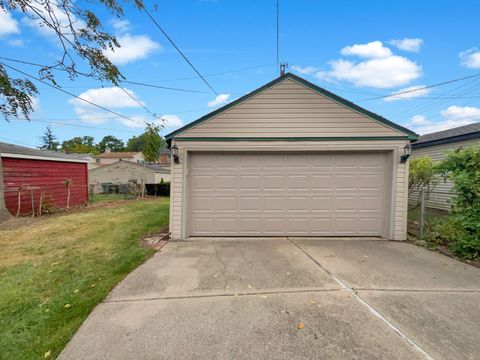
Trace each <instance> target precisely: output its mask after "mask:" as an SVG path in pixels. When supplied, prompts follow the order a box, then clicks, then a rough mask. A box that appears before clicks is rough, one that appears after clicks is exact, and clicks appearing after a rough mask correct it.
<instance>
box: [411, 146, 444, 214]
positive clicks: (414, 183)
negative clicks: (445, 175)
mask: <svg viewBox="0 0 480 360" xmlns="http://www.w3.org/2000/svg"><path fill="white" fill-rule="evenodd" d="M437 183H438V176H437V170H436V166H435V164H434V163H433V161H432V159H431V158H430V157H428V156H423V157H419V158H415V159H412V160H410V169H409V177H408V193H409V196H410V195H411V194H413V193H415V194H418V199H417V204H415V206H414V208H415V207H418V205H419V202H420V189H423V190H424V191H425V192H426V193H425V196H426V198H428V197H429V196H430V192H431V191H433V190H434V189H435V186H436V185H437Z"/></svg>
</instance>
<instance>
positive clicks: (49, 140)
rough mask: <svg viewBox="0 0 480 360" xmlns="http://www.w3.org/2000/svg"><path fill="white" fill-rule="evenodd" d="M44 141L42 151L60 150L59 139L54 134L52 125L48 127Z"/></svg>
mask: <svg viewBox="0 0 480 360" xmlns="http://www.w3.org/2000/svg"><path fill="white" fill-rule="evenodd" d="M41 139H42V146H40V149H42V150H53V151H56V150H58V145H59V144H60V143H59V142H58V141H55V140H57V137H56V136H55V135H54V134H53V131H52V128H51V127H50V125H48V126H47V128H46V129H45V132H44V133H43V136H42V137H41Z"/></svg>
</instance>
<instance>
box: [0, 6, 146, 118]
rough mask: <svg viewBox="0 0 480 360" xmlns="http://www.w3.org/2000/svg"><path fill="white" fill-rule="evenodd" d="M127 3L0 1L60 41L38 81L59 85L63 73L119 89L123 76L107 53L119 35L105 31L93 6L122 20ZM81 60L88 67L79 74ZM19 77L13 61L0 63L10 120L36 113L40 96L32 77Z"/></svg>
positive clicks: (0, 103) (4, 109) (2, 108)
mask: <svg viewBox="0 0 480 360" xmlns="http://www.w3.org/2000/svg"><path fill="white" fill-rule="evenodd" d="M127 1H128V0H127ZM131 2H132V3H133V4H134V6H135V7H136V8H137V9H140V10H141V9H143V8H144V4H143V1H142V0H132V1H131ZM124 3H125V2H124V1H120V0H108V1H106V0H97V1H76V0H44V1H32V0H0V11H7V12H11V13H13V12H21V13H23V15H25V16H26V17H27V18H28V19H29V20H30V21H31V22H32V23H36V24H37V25H39V26H40V27H42V28H43V29H44V31H49V32H51V33H52V35H53V38H54V39H55V40H56V42H57V44H58V46H57V47H56V48H57V49H59V51H60V53H58V54H56V56H54V57H52V58H55V59H56V60H55V61H54V62H53V63H51V64H47V65H43V64H41V65H39V70H38V76H36V77H38V78H41V79H43V80H44V81H49V82H50V83H51V84H53V85H56V84H57V83H56V81H55V75H54V71H61V72H63V73H65V74H67V76H68V77H69V78H70V79H71V80H74V79H75V78H77V77H78V76H79V75H81V76H86V77H90V78H94V79H97V80H100V81H109V82H111V83H113V84H114V85H118V84H119V83H120V82H121V80H122V79H124V77H123V75H122V74H121V73H120V71H119V69H118V68H117V67H116V66H115V65H114V64H113V63H112V62H111V61H110V60H109V59H108V58H107V56H105V54H104V51H105V50H107V49H108V50H111V51H115V49H118V48H119V47H120V44H119V43H118V41H117V39H116V38H115V36H113V35H111V34H109V33H107V32H105V31H103V30H102V29H103V26H102V23H101V21H100V19H99V18H98V17H97V16H96V15H95V13H94V12H93V11H92V10H91V8H92V7H93V6H94V5H96V6H97V9H96V11H99V10H101V9H98V7H99V6H101V7H103V8H105V9H106V10H107V11H108V12H109V13H110V14H112V15H113V16H115V17H121V16H123V7H122V6H123V5H124ZM92 4H94V5H92ZM79 60H82V62H83V61H86V62H87V63H88V68H87V69H88V70H87V71H86V72H83V71H80V70H79V66H78V65H79V64H78V62H79ZM19 74H20V72H18V71H17V70H16V68H15V67H14V66H13V65H11V63H6V62H1V63H0V99H1V100H0V112H1V114H2V115H3V116H4V118H5V119H6V120H7V121H8V120H9V118H10V117H18V116H19V115H20V114H21V115H23V117H25V118H27V119H29V116H30V113H31V112H32V111H33V107H32V97H34V96H35V95H37V94H38V93H39V91H38V88H37V87H36V86H35V85H34V84H33V83H32V81H31V80H30V79H29V78H28V77H27V78H24V79H22V78H17V77H15V76H19ZM24 76H26V75H24Z"/></svg>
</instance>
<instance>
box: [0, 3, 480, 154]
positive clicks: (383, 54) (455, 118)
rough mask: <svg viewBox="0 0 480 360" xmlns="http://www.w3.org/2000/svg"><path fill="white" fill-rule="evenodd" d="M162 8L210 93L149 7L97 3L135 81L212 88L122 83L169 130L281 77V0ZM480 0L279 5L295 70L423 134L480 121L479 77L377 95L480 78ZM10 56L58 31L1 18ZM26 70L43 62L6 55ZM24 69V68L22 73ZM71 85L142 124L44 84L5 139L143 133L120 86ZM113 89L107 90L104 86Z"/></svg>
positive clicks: (2, 50)
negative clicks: (28, 117) (115, 13)
mask: <svg viewBox="0 0 480 360" xmlns="http://www.w3.org/2000/svg"><path fill="white" fill-rule="evenodd" d="M157 4H158V5H159V8H158V11H157V12H156V13H154V14H153V16H154V17H155V18H156V19H157V21H158V22H159V23H160V24H161V25H162V26H163V27H164V29H165V30H166V31H167V32H168V33H169V35H170V36H171V37H172V38H173V39H174V40H175V42H176V43H177V45H178V46H179V47H180V48H181V49H182V50H183V51H184V52H185V54H186V55H187V57H188V58H189V59H190V60H191V61H192V63H193V64H195V66H196V67H197V68H198V69H199V70H200V71H201V72H202V73H203V74H205V75H206V78H207V79H208V81H209V82H210V83H211V85H212V86H213V88H214V89H215V90H216V91H217V93H219V94H221V95H220V97H219V98H218V99H216V95H214V94H212V93H208V92H209V89H208V88H207V87H206V85H205V84H204V83H202V81H201V80H200V79H198V78H197V77H195V74H194V72H193V71H192V69H191V68H190V67H189V66H188V65H187V64H186V63H185V61H184V60H183V59H182V58H181V57H180V55H179V54H178V53H177V52H176V50H175V49H174V48H173V47H172V46H171V45H170V44H169V43H168V42H167V41H166V39H165V38H164V37H163V36H162V34H161V33H160V32H159V31H158V29H157V28H155V27H154V25H153V23H152V22H151V21H150V20H149V19H148V18H147V17H146V15H145V14H143V13H141V12H139V11H138V10H135V9H133V8H129V7H127V9H126V13H125V17H124V18H122V19H120V20H121V21H119V20H115V19H114V18H113V17H112V16H110V15H108V14H107V13H106V12H105V11H104V10H103V9H101V8H98V14H99V16H100V17H101V19H102V21H103V23H104V26H105V28H106V29H107V30H110V31H112V32H113V33H115V34H116V35H117V38H118V39H119V41H120V43H121V44H122V48H121V49H119V50H118V51H117V52H116V53H114V54H110V56H111V59H112V61H114V62H115V63H116V64H117V65H118V66H119V68H120V70H121V71H122V73H123V74H124V75H125V76H126V77H127V79H128V80H131V81H139V82H145V83H151V84H154V85H160V86H168V87H175V88H182V89H190V90H198V91H202V93H190V92H180V91H167V90H161V89H154V88H148V87H142V86H138V85H132V84H124V85H123V86H124V87H125V88H126V89H127V90H128V91H129V92H130V93H131V94H132V95H133V96H135V97H136V98H137V99H138V100H139V101H141V102H142V103H143V104H144V105H145V106H146V107H147V108H149V109H150V110H152V111H153V112H155V113H157V114H160V115H164V117H165V118H166V119H167V123H166V127H167V129H165V131H164V133H167V132H170V131H171V130H174V129H175V128H177V127H178V126H180V125H182V124H186V123H189V122H190V121H193V120H195V119H196V118H198V117H200V116H202V115H204V114H206V113H208V112H210V111H212V110H214V109H215V108H216V107H218V106H221V105H222V104H224V103H225V102H228V101H231V100H234V99H236V98H238V97H239V96H241V95H243V94H245V93H247V92H249V91H251V90H254V89H255V88H257V87H259V86H261V85H263V84H264V83H266V82H268V81H270V80H272V79H274V78H275V77H276V76H278V70H277V68H276V66H275V59H276V54H275V48H276V46H275V0H261V1H233V0H217V1H207V0H203V1H202V0H190V1H187V0H184V1H157ZM479 15H480V4H479V3H478V1H397V2H393V1H353V0H352V1H329V2H326V1H307V0H304V1H298V0H296V1H294V0H280V59H281V60H282V61H286V62H288V64H289V69H288V70H289V71H291V72H293V73H296V74H297V75H300V76H303V77H305V78H306V79H307V80H309V81H312V82H314V83H316V84H317V85H320V86H322V87H324V88H326V89H327V90H330V91H332V92H334V93H337V94H338V95H340V96H343V97H345V98H347V99H348V100H351V101H354V102H356V103H357V104H358V105H360V106H363V107H365V108H367V109H369V110H371V111H374V112H376V113H379V114H381V115H383V116H385V117H387V118H388V119H390V120H392V121H395V122H397V123H399V124H401V125H404V126H407V127H409V128H411V129H413V130H415V131H417V132H419V133H428V132H433V131H437V130H442V129H446V128H449V127H455V126H461V125H465V124H468V123H471V122H477V121H480V76H479V77H473V78H470V79H468V80H464V81H458V82H454V83H451V84H448V85H443V86H438V87H434V88H431V89H426V90H420V91H414V92H409V93H407V94H405V95H403V96H397V97H389V98H384V99H376V100H368V99H370V98H373V97H377V96H383V95H390V94H393V93H395V92H399V91H403V90H405V89H407V90H412V89H417V88H421V87H423V86H425V85H431V84H435V83H439V82H443V81H447V80H451V79H456V78H461V77H466V76H470V75H475V74H477V73H480V38H479V37H478V34H479V32H478V17H479ZM0 54H1V56H5V57H10V58H14V59H20V60H25V61H31V62H36V63H42V64H49V63H52V62H53V61H54V59H55V58H57V57H58V56H59V54H60V51H59V47H58V44H56V43H55V41H54V38H53V37H52V36H51V34H49V33H48V32H46V31H45V30H42V29H40V28H38V26H36V25H35V23H32V22H31V21H27V20H26V19H25V18H24V16H23V15H22V14H21V13H19V12H13V13H10V14H5V13H1V14H0ZM5 63H7V64H9V65H13V66H15V67H17V68H19V69H21V70H23V71H25V72H27V73H30V74H34V75H37V74H36V69H35V68H34V67H32V66H28V65H20V64H16V63H11V62H7V61H5ZM11 74H12V75H14V73H13V72H12V73H11ZM58 80H59V82H60V83H61V84H62V86H63V87H64V89H65V90H67V91H69V92H72V93H74V94H76V95H78V96H81V97H83V98H86V99H89V100H91V101H94V102H96V103H99V104H101V105H103V106H105V107H107V108H110V109H112V110H114V111H116V112H119V113H121V114H124V115H126V116H128V117H129V118H133V119H134V120H136V121H137V122H131V121H126V120H125V119H122V118H115V116H113V115H112V114H109V113H106V112H103V111H99V110H97V109H94V108H92V107H91V106H87V105H85V104H84V103H82V102H81V101H78V100H77V101H76V100H73V99H72V97H71V96H68V95H65V94H62V93H59V92H58V91H57V90H54V89H49V88H48V87H47V86H45V85H42V84H39V85H38V87H39V89H40V92H41V93H40V95H39V97H38V99H37V100H36V101H35V104H36V111H35V113H34V114H33V116H32V121H30V122H27V121H25V120H18V119H11V121H10V122H6V121H4V120H1V121H0V141H6V142H12V143H17V144H20V145H28V146H38V145H39V144H40V139H39V137H40V136H41V135H42V133H43V131H44V130H45V128H46V126H47V125H49V124H50V125H51V127H52V129H53V131H54V133H55V134H56V135H57V137H58V138H59V140H60V141H62V140H66V139H69V138H72V137H74V136H83V135H92V136H94V137H95V139H96V140H97V141H99V140H101V138H102V137H103V136H105V135H108V134H112V135H115V136H117V137H119V138H122V139H123V140H126V139H128V138H129V137H131V136H132V135H138V134H140V133H141V132H142V130H143V128H142V127H141V126H140V125H139V123H138V122H140V123H141V121H142V120H143V119H146V120H149V121H150V120H152V118H151V115H149V114H148V113H147V112H146V111H145V110H144V109H143V108H142V107H140V106H139V105H138V104H137V103H136V102H134V101H133V100H132V99H131V98H129V97H128V96H127V95H126V94H124V93H123V92H122V91H121V90H120V89H118V88H117V89H115V88H112V85H111V84H108V83H103V84H102V83H100V82H98V81H94V80H91V79H86V78H78V79H77V80H76V81H74V82H72V81H69V80H68V79H65V78H64V77H62V76H61V75H59V76H58ZM102 86H103V88H102ZM203 92H204V93H203Z"/></svg>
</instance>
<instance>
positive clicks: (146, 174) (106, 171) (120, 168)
mask: <svg viewBox="0 0 480 360" xmlns="http://www.w3.org/2000/svg"><path fill="white" fill-rule="evenodd" d="M88 173H89V184H90V186H93V187H94V189H93V192H94V193H95V194H97V193H100V192H102V191H103V188H102V184H108V183H110V184H112V185H127V184H128V183H129V181H133V182H136V183H138V184H140V183H142V182H143V183H144V184H146V185H151V184H160V183H162V182H164V183H167V182H170V168H168V167H167V168H166V167H162V166H160V165H146V164H138V163H134V162H131V161H123V160H119V161H117V162H115V163H111V164H106V165H104V166H101V167H98V168H96V169H90V170H89V171H88Z"/></svg>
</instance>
